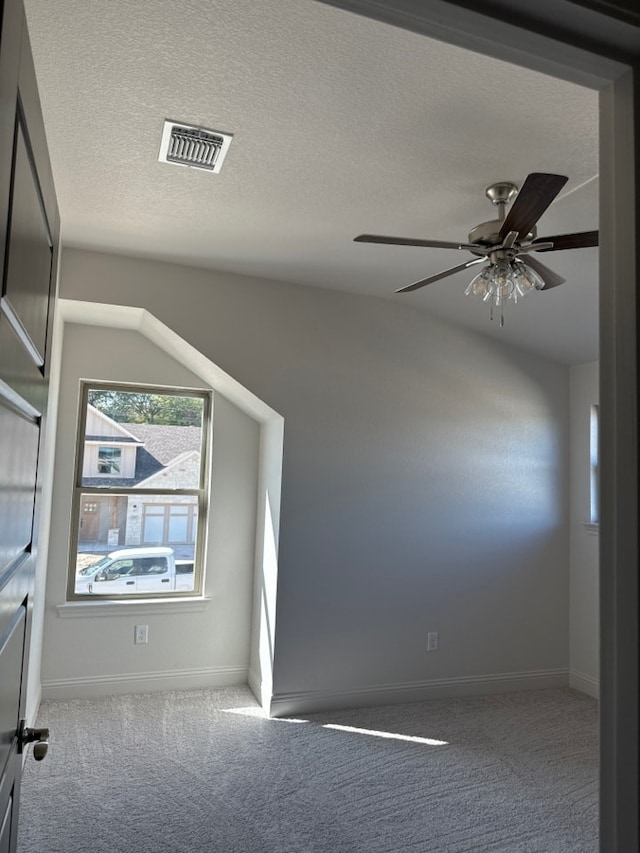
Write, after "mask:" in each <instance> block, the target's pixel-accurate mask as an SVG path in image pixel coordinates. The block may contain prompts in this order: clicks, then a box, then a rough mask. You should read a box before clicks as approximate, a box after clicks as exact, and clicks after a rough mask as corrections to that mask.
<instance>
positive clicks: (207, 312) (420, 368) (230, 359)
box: [61, 250, 569, 710]
mask: <svg viewBox="0 0 640 853" xmlns="http://www.w3.org/2000/svg"><path fill="white" fill-rule="evenodd" d="M61 296H63V297H66V298H68V299H79V300H82V299H84V300H88V301H93V302H111V303H114V304H125V305H135V306H139V307H144V308H147V309H148V310H149V311H151V312H152V313H153V314H154V315H155V316H157V317H158V318H159V319H160V320H161V321H162V322H164V323H166V324H167V325H168V326H170V327H171V328H172V329H173V330H175V331H176V332H177V333H178V334H179V335H181V336H182V337H183V338H185V339H186V340H187V341H188V342H189V343H190V344H192V345H193V346H194V347H196V348H197V349H198V350H200V351H201V352H202V353H204V354H205V355H206V356H207V357H208V358H210V359H211V360H212V361H213V362H215V363H216V364H217V365H219V366H220V367H221V368H222V369H223V370H225V371H227V372H228V373H229V374H231V375H232V376H233V377H234V378H235V379H237V380H238V381H239V382H241V383H242V384H243V385H244V386H246V387H247V388H248V389H249V390H250V391H252V392H253V393H255V394H256V395H257V396H259V397H260V398H261V399H262V400H264V401H265V402H266V403H267V404H269V405H270V406H273V407H274V408H275V409H276V410H277V411H279V412H280V413H281V414H282V415H283V416H284V418H285V445H284V464H283V482H282V514H281V519H282V520H281V530H280V562H279V577H278V603H277V629H276V639H275V672H274V692H275V700H276V701H275V706H274V707H275V709H276V710H285V709H291V708H301V707H305V706H308V707H317V706H318V705H319V704H322V701H323V697H324V698H325V699H326V700H327V702H328V703H329V704H331V703H333V704H345V703H350V702H354V701H358V700H362V701H365V700H366V701H374V700H376V699H378V698H381V697H383V696H386V697H389V698H392V697H393V696H396V695H397V696H400V695H402V696H409V695H413V692H415V691H418V693H420V695H423V694H424V691H425V690H427V691H428V690H429V688H431V687H432V688H434V689H436V688H437V689H448V690H449V691H451V690H452V689H454V688H456V687H459V688H460V689H462V690H464V692H470V691H471V690H473V689H505V688H508V687H509V686H525V685H528V684H531V685H536V686H537V685H544V684H548V683H560V682H561V681H562V680H563V679H564V680H565V681H566V678H567V672H568V663H569V632H568V618H567V614H568V609H569V598H568V596H569V574H568V558H569V536H568V511H569V496H568V458H569V453H568V430H569V408H568V399H569V381H568V370H567V369H566V368H561V367H559V366H556V365H553V364H550V363H546V362H543V361H541V360H539V359H536V358H533V357H531V356H527V355H525V354H523V353H521V352H519V351H517V350H514V349H509V348H507V347H501V346H498V345H495V344H494V343H492V342H491V341H489V339H485V338H483V337H479V336H474V335H471V334H469V333H466V332H462V331H460V330H458V329H455V328H453V327H450V326H447V325H445V324H444V323H442V322H440V321H436V320H434V319H432V318H430V317H428V316H426V315H424V314H420V313H418V312H415V311H413V310H411V308H409V307H407V306H406V304H400V303H399V302H394V301H391V300H380V299H371V298H365V297H357V296H351V295H347V294H342V293H337V292H331V291H321V290H317V289H312V288H300V287H295V286H291V285H286V284H282V283H277V282H270V281H265V280H259V279H248V278H241V277H237V276H232V275H226V274H223V273H214V272H210V271H203V270H198V269H195V268H193V269H192V268H185V267H178V266H173V265H170V264H163V263H159V262H154V261H147V260H141V259H133V258H125V257H119V256H114V255H107V254H100V253H91V252H86V251H79V250H66V251H65V252H64V255H63V261H62V276H61ZM432 630H436V631H439V633H440V651H438V652H436V653H430V654H427V653H426V635H427V632H428V631H432ZM327 697H329V698H327Z"/></svg>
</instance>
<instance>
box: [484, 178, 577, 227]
mask: <svg viewBox="0 0 640 853" xmlns="http://www.w3.org/2000/svg"><path fill="white" fill-rule="evenodd" d="M568 180H569V179H568V178H567V177H565V176H564V175H549V174H547V173H545V172H532V173H531V174H530V175H527V178H526V180H525V182H524V184H523V185H522V187H521V189H520V192H519V193H518V195H517V196H516V198H515V201H514V202H513V204H512V205H511V208H510V209H509V213H507V216H506V219H505V220H504V222H503V223H502V227H501V228H500V234H499V236H500V239H501V240H503V239H504V238H505V237H506V236H507V234H508V233H509V232H510V231H517V232H518V235H519V237H520V239H523V238H524V237H526V236H527V234H528V233H529V232H530V231H531V229H532V228H533V226H534V225H535V224H536V222H537V221H538V219H540V217H541V216H542V214H543V213H544V212H545V210H546V209H547V208H548V207H549V205H550V204H551V202H552V201H553V200H554V198H555V197H556V196H557V195H558V193H559V192H560V190H561V189H562V187H563V186H564V185H565V184H566V183H567V181H568Z"/></svg>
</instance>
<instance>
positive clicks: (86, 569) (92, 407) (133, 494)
mask: <svg viewBox="0 0 640 853" xmlns="http://www.w3.org/2000/svg"><path fill="white" fill-rule="evenodd" d="M82 400H83V403H82V406H83V409H82V410H81V412H80V417H81V419H82V423H84V429H83V430H81V431H80V438H79V446H78V449H77V459H78V472H79V473H78V478H77V480H76V490H75V498H74V508H75V509H74V511H75V513H76V519H75V522H74V523H75V524H76V536H75V537H74V540H73V541H74V542H75V543H76V545H77V547H76V548H75V553H74V555H73V556H72V558H71V560H70V564H71V565H70V567H69V571H70V577H69V590H70V594H71V597H72V598H77V597H84V596H100V597H104V598H120V597H122V596H131V595H134V596H135V595H138V596H157V595H161V594H163V593H169V594H171V595H175V594H176V593H178V594H179V593H181V592H184V593H188V592H194V591H198V592H201V590H202V566H201V565H196V562H195V558H196V554H198V555H200V554H201V552H202V548H201V545H200V543H199V536H200V530H199V526H198V525H199V522H198V507H199V506H206V502H207V500H206V499H207V494H206V484H207V481H206V475H205V470H204V466H203V464H202V460H203V458H204V457H205V452H206V441H207V434H206V431H205V429H204V426H205V424H207V423H208V422H209V411H210V398H209V395H208V394H206V393H202V394H200V393H198V392H195V391H194V392H181V391H180V390H179V389H176V390H175V391H174V390H173V389H155V388H137V389H136V388H134V387H133V386H127V385H122V386H118V385H111V386H107V385H100V386H96V385H91V386H90V385H88V384H85V385H84V388H83V394H82ZM203 525H204V519H203ZM203 525H202V526H203Z"/></svg>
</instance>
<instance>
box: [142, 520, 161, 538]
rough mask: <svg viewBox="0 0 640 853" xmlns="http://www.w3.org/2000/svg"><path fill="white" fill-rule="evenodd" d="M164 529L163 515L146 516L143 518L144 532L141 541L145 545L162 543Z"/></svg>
mask: <svg viewBox="0 0 640 853" xmlns="http://www.w3.org/2000/svg"><path fill="white" fill-rule="evenodd" d="M163 529H164V513H163V514H162V515H147V514H145V517H144V532H143V534H142V541H143V542H144V543H145V544H150V543H153V542H157V543H158V544H160V543H161V542H162V531H163Z"/></svg>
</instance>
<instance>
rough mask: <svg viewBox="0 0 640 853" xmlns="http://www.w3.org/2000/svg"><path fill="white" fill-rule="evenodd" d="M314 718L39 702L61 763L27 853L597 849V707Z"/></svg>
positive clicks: (552, 695) (546, 695)
mask: <svg viewBox="0 0 640 853" xmlns="http://www.w3.org/2000/svg"><path fill="white" fill-rule="evenodd" d="M305 719H306V720H307V721H306V722H295V721H285V720H269V719H265V718H263V717H261V716H260V715H259V712H258V709H257V707H256V704H255V701H254V700H253V697H252V696H251V694H250V693H249V691H248V690H246V689H245V688H232V689H225V690H202V691H201V690H197V691H184V692H168V693H160V694H147V695H142V694H140V695H135V696H121V697H108V698H104V699H97V700H72V701H49V702H44V703H43V704H42V708H41V712H40V716H39V720H38V724H39V725H44V726H49V727H50V728H51V747H50V750H49V755H48V757H47V758H46V759H45V761H44V762H42V763H40V764H38V763H36V762H35V761H33V758H32V757H31V756H29V758H28V760H27V763H26V768H25V774H24V780H23V789H22V804H21V822H20V826H21V835H20V838H21V842H20V847H19V853H80V851H82V853H102V851H104V853H107V851H108V853H192V851H207V852H208V853H404V851H406V853H467V851H500V853H596V851H597V849H598V843H597V836H598V815H597V788H598V783H597V779H598V768H597V704H596V702H595V701H594V700H593V699H591V698H589V697H587V696H584V695H582V694H580V693H577V692H574V691H571V690H542V691H528V692H523V693H510V694H501V695H499V696H486V697H473V698H468V699H457V700H438V701H431V702H422V703H412V704H406V705H393V706H385V707H376V708H368V709H358V710H354V709H351V710H346V711H341V712H332V713H323V714H315V715H312V716H309V717H306V718H305ZM328 725H329V726H343V727H347V728H345V729H339V728H327V727H326V726H328ZM353 729H363V730H366V731H369V732H371V731H373V732H378V733H387V734H391V735H395V737H393V738H389V737H381V736H379V735H374V734H368V733H363V732H358V731H354V730H353ZM432 740H435V741H445V742H446V743H444V744H442V743H440V744H438V743H431V742H430V741H432ZM425 741H426V742H425Z"/></svg>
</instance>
